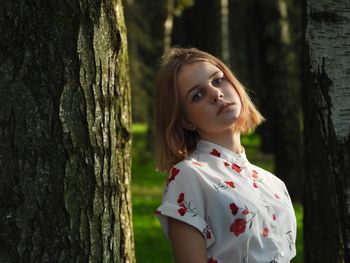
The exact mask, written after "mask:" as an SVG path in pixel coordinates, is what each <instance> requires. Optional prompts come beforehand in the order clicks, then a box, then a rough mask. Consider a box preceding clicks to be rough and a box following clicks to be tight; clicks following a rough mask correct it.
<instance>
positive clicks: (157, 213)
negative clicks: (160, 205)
mask: <svg viewBox="0 0 350 263" xmlns="http://www.w3.org/2000/svg"><path fill="white" fill-rule="evenodd" d="M154 213H155V214H156V215H161V214H162V212H160V211H159V210H158V209H157V210H156V211H154Z"/></svg>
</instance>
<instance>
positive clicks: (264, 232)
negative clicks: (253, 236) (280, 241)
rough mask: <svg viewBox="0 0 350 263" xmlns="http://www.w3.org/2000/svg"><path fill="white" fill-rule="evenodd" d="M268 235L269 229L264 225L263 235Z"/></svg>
mask: <svg viewBox="0 0 350 263" xmlns="http://www.w3.org/2000/svg"><path fill="white" fill-rule="evenodd" d="M268 235H269V229H268V228H267V227H265V228H264V230H263V236H264V237H267V236H268Z"/></svg>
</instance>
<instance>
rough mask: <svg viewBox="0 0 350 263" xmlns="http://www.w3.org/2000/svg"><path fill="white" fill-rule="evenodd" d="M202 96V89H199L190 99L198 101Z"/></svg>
mask: <svg viewBox="0 0 350 263" xmlns="http://www.w3.org/2000/svg"><path fill="white" fill-rule="evenodd" d="M203 97H204V90H199V91H197V92H196V93H195V94H194V95H193V97H192V101H199V100H200V99H201V98H203Z"/></svg>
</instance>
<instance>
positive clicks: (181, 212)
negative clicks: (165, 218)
mask: <svg viewBox="0 0 350 263" xmlns="http://www.w3.org/2000/svg"><path fill="white" fill-rule="evenodd" d="M177 211H178V212H179V214H180V216H183V215H184V214H185V213H186V211H187V209H186V207H180V208H179V209H178V210H177Z"/></svg>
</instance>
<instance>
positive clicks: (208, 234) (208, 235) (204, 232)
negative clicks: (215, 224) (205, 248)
mask: <svg viewBox="0 0 350 263" xmlns="http://www.w3.org/2000/svg"><path fill="white" fill-rule="evenodd" d="M203 234H204V235H205V237H206V238H207V239H211V232H210V228H209V226H208V225H207V226H206V227H205V228H204V229H203Z"/></svg>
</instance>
